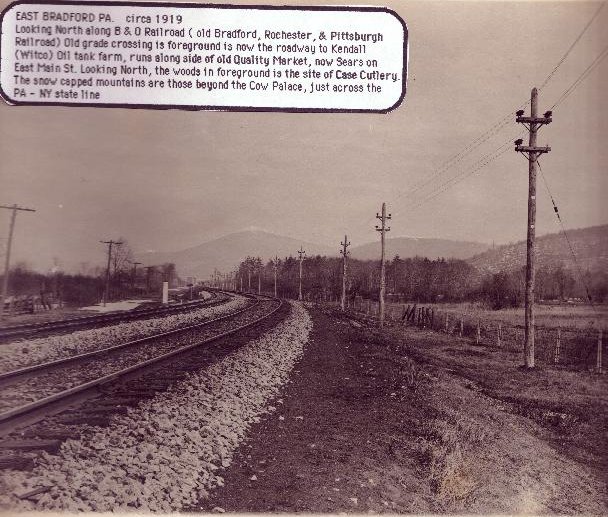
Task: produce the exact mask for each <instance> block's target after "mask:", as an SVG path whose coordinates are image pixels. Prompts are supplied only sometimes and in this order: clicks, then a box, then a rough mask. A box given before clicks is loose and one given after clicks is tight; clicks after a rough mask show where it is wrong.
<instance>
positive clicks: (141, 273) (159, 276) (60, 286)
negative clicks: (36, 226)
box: [0, 239, 184, 306]
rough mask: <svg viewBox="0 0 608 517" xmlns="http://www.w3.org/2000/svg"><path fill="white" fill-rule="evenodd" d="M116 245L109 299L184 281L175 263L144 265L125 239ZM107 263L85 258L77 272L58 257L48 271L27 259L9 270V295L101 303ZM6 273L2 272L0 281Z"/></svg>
mask: <svg viewBox="0 0 608 517" xmlns="http://www.w3.org/2000/svg"><path fill="white" fill-rule="evenodd" d="M120 240H121V241H122V244H121V245H120V246H115V247H114V249H113V250H112V255H111V257H110V270H109V271H110V274H109V301H113V300H120V299H125V298H128V297H135V296H158V295H159V293H160V292H161V289H162V283H163V282H164V281H167V282H169V286H170V287H175V286H178V285H181V284H183V283H184V282H183V281H182V280H181V279H180V277H179V276H178V273H177V268H176V266H175V264H174V263H170V262H168V263H164V264H158V265H155V266H147V267H143V265H141V264H136V261H135V260H134V258H133V257H134V255H133V252H132V250H131V248H130V247H129V245H128V243H127V242H126V240H125V239H120ZM106 273H107V267H102V266H93V267H91V266H89V264H88V263H86V262H82V263H81V264H80V266H79V268H78V271H77V272H75V273H66V272H63V271H62V270H61V267H60V266H59V264H58V261H56V264H55V267H53V269H52V270H50V271H49V272H47V273H40V272H36V271H33V270H32V269H31V268H30V267H29V266H28V265H27V264H26V263H25V262H21V263H18V264H16V265H15V266H14V267H12V268H11V270H10V272H9V289H8V292H9V295H10V296H14V297H17V298H24V297H36V298H38V299H42V300H43V301H61V302H62V303H66V304H68V305H74V306H82V305H90V304H94V303H98V302H99V301H100V300H101V299H102V296H103V293H104V290H105V285H106ZM2 280H3V275H0V283H1V282H2Z"/></svg>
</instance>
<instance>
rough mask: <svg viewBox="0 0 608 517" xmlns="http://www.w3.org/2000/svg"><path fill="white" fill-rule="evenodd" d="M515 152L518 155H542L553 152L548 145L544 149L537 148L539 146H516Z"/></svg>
mask: <svg viewBox="0 0 608 517" xmlns="http://www.w3.org/2000/svg"><path fill="white" fill-rule="evenodd" d="M515 151H516V152H518V153H534V154H536V153H538V154H542V153H548V152H550V151H551V147H549V146H548V145H546V146H544V147H537V146H529V145H516V146H515Z"/></svg>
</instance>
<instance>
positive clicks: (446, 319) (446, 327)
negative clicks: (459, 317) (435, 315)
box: [445, 312, 450, 334]
mask: <svg viewBox="0 0 608 517" xmlns="http://www.w3.org/2000/svg"><path fill="white" fill-rule="evenodd" d="M449 323H450V315H449V314H448V313H447V312H446V313H445V333H446V334H447V333H448V327H449Z"/></svg>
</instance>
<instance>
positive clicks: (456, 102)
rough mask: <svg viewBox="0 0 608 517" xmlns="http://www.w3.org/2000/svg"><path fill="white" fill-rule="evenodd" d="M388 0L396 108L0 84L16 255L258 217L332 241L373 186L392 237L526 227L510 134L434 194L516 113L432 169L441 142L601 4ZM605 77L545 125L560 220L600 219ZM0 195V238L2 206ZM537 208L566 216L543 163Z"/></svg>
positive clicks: (505, 232) (542, 227)
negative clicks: (338, 110) (37, 95)
mask: <svg viewBox="0 0 608 517" xmlns="http://www.w3.org/2000/svg"><path fill="white" fill-rule="evenodd" d="M255 3H262V2H255ZM281 3H282V4H284V3H286V2H281ZM332 3H333V4H335V3H336V2H335V1H332ZM349 3H351V4H355V3H356V2H349ZM365 3H366V4H371V3H372V2H370V1H369V0H367V1H366V2H365ZM312 4H314V2H307V5H312ZM4 5H6V3H5V2H2V6H4ZM377 5H382V3H378V4H377ZM385 5H387V6H389V7H391V8H393V9H394V10H395V11H397V12H398V13H399V14H400V15H401V17H402V18H403V19H404V20H405V21H406V23H407V25H408V28H409V78H408V89H407V95H406V97H405V101H404V103H403V104H402V105H401V107H399V108H398V109H396V110H395V111H393V112H391V113H390V114H386V115H379V114H287V113H272V114H270V113H218V112H203V111H201V112H186V111H184V112H180V111H153V110H151V111H146V110H123V109H104V108H96V109H95V108H76V107H73V108H61V107H43V106H40V107H11V106H8V105H5V104H4V103H2V102H0V185H1V186H0V204H13V203H18V204H20V205H22V206H29V207H33V208H36V210H37V212H36V213H34V214H31V213H20V214H19V216H18V218H17V228H16V234H15V242H14V261H13V262H15V261H19V260H26V261H28V262H29V263H30V264H31V265H33V266H35V267H36V268H39V269H42V270H44V269H48V268H49V267H50V266H51V265H52V263H53V258H54V257H56V258H58V259H59V261H60V262H61V263H62V264H64V265H65V266H67V265H69V264H78V263H79V262H90V263H102V262H103V258H104V251H105V250H104V247H103V246H102V245H101V244H99V242H98V241H99V240H100V239H109V238H118V237H124V238H126V239H127V240H128V241H129V243H130V244H131V246H132V247H133V248H135V249H137V250H163V251H169V250H178V249H183V248H187V247H191V246H195V245H197V244H200V243H201V242H203V241H206V240H209V239H212V238H214V237H218V236H220V235H223V234H227V233H231V232H235V231H238V230H242V229H244V228H247V227H250V226H255V227H258V228H262V229H265V230H268V231H270V232H274V233H278V234H282V235H287V236H291V237H294V238H298V239H303V240H307V241H313V242H319V243H324V244H329V245H332V246H337V245H338V244H339V242H340V239H341V238H342V237H343V236H344V234H345V233H346V234H348V235H349V239H350V240H351V242H352V243H353V245H357V244H361V243H364V242H369V241H372V240H374V239H376V238H377V234H376V233H375V232H374V231H373V226H374V224H375V221H374V220H373V216H374V215H375V213H376V211H378V210H379V209H380V205H381V203H382V202H383V201H386V202H387V204H388V208H389V211H391V212H392V214H393V220H392V221H391V226H392V230H391V234H390V236H391V237H395V236H402V235H409V236H419V237H440V238H449V239H462V240H473V241H483V242H487V243H491V242H492V241H495V242H496V243H497V244H498V243H506V242H510V241H517V240H521V239H525V233H526V206H527V163H526V161H525V160H524V159H523V158H522V156H521V155H518V154H517V153H515V152H514V151H513V150H512V146H510V145H509V150H508V151H507V152H506V153H504V154H503V155H501V156H500V157H499V158H497V159H496V160H495V161H493V162H492V163H490V164H489V165H488V166H486V167H483V168H481V169H480V170H479V171H478V172H476V173H474V174H471V175H469V176H466V178H465V179H464V180H462V181H460V182H458V183H456V184H455V185H454V186H453V187H451V188H449V189H447V190H445V192H442V193H441V194H440V195H438V196H437V197H434V198H433V199H428V197H429V196H430V195H431V194H432V193H433V192H434V191H435V189H437V188H442V185H443V184H444V182H445V181H447V180H450V178H452V177H455V176H458V175H460V174H465V173H467V171H470V170H471V169H472V168H474V167H473V164H475V163H476V162H477V161H478V160H479V159H480V158H481V157H483V156H485V155H486V154H488V153H491V152H492V151H494V150H495V149H497V148H500V146H501V145H502V144H505V143H507V142H511V141H512V140H513V139H514V137H515V136H516V135H517V133H518V131H521V130H523V128H522V127H521V126H518V125H517V124H516V123H515V121H514V117H513V120H510V119H509V121H508V123H507V124H505V125H504V127H501V128H500V130H499V131H497V132H496V134H492V137H491V138H489V139H487V140H486V141H484V142H483V143H482V145H480V146H479V148H477V149H475V151H474V152H472V153H470V154H468V155H466V156H465V158H464V159H462V160H460V161H456V162H455V164H454V166H452V167H450V168H448V169H447V170H446V171H445V173H444V174H441V175H439V176H437V172H438V169H439V167H440V166H442V164H444V162H446V160H448V159H450V158H451V157H453V156H454V155H455V154H456V153H458V152H459V151H461V150H462V149H463V148H466V146H468V145H469V144H471V143H472V142H473V141H474V140H475V139H476V138H477V137H478V136H479V135H481V134H482V133H484V132H485V131H486V130H488V129H490V128H491V127H492V126H494V125H495V124H496V123H497V122H499V121H501V120H502V119H503V118H504V117H505V116H507V115H508V114H509V113H510V112H512V111H514V110H516V109H517V108H518V107H519V106H520V105H521V104H523V103H524V102H525V101H526V100H528V99H529V96H530V89H531V88H532V87H533V86H540V85H541V84H542V82H543V81H544V80H545V78H546V77H547V76H548V75H549V73H550V72H551V71H552V70H553V68H554V67H555V66H556V65H557V63H558V62H559V60H560V58H561V57H562V55H563V54H564V53H565V52H566V50H567V49H568V47H569V46H570V45H571V44H572V42H573V41H574V40H575V38H576V37H577V36H578V34H579V33H580V31H581V30H582V29H583V27H584V26H585V24H586V23H587V22H588V20H589V19H590V18H591V16H592V15H593V13H594V12H595V11H596V10H597V8H598V6H599V4H598V3H595V2H594V3H587V2H578V1H577V2H562V3H553V2H513V3H499V2H489V1H488V2H458V1H453V2H428V1H424V2H387V3H385ZM607 25H608V8H605V9H603V10H602V12H601V13H600V15H599V17H598V19H596V21H595V22H594V23H593V25H592V26H591V27H590V29H589V30H588V32H587V33H586V34H585V35H584V36H583V38H582V39H581V40H580V41H579V43H578V44H577V45H576V47H575V48H574V50H573V51H572V53H571V54H570V55H569V57H568V58H567V60H566V61H565V62H564V63H563V64H562V65H561V66H560V68H559V69H558V70H557V72H556V73H555V75H554V76H553V77H552V79H551V80H550V81H549V83H548V84H547V86H546V87H545V88H544V89H543V90H542V91H541V92H540V95H539V110H540V112H541V113H542V112H544V111H545V110H546V109H548V108H549V107H551V105H552V104H554V103H555V101H556V100H557V99H558V98H559V97H560V95H561V94H562V93H563V92H564V91H565V90H566V89H567V88H568V87H569V86H570V84H571V83H572V82H573V81H575V80H576V79H577V77H579V75H580V74H581V73H582V72H583V71H584V69H585V68H586V67H587V66H588V65H589V64H591V62H592V61H593V60H594V59H595V58H596V57H597V56H598V55H599V54H600V53H601V52H602V50H603V49H604V48H605V47H606V45H607V44H608V33H606V32H605V31H603V33H602V27H603V28H604V29H605V27H606V26H607ZM607 79H608V60H605V61H603V62H602V63H601V64H600V65H599V66H598V67H597V68H596V69H595V70H594V71H593V73H592V74H591V75H590V76H589V77H588V79H586V80H585V81H584V82H583V83H582V84H581V85H580V86H579V87H578V88H577V89H576V90H575V91H574V92H573V93H572V94H571V95H570V96H569V97H568V98H567V99H566V100H565V101H564V102H563V103H561V104H560V105H559V106H558V107H557V108H555V109H554V116H553V119H554V122H553V123H552V124H550V125H549V126H546V127H544V128H543V129H542V131H541V132H540V135H539V140H538V144H539V145H546V144H548V145H551V147H552V149H553V150H552V152H551V153H549V154H548V155H545V156H543V157H542V162H541V163H542V168H543V171H544V173H545V175H546V178H547V181H548V183H549V186H550V188H551V190H552V192H553V195H554V197H555V199H556V201H557V203H558V205H559V207H560V212H561V214H562V217H563V220H564V222H565V224H566V226H567V227H568V228H578V227H585V226H591V225H597V224H605V223H608V208H607V206H608V205H607V203H606V192H607V189H606V187H607V186H608V185H607V184H608V179H607V178H608V176H607V175H606V165H607V163H608V151H607V146H606V136H607V134H608V133H607V129H608V127H607V124H608V122H607V120H608V113H607V103H608V98H607V96H606V95H605V91H606V86H605V85H606V80H607ZM602 93H603V95H602ZM528 111H529V108H528V109H527V112H528ZM501 149H504V148H501ZM439 170H441V169H439ZM424 182H429V184H428V185H426V186H424V187H423V188H422V189H420V190H418V191H414V192H413V193H412V190H413V189H415V188H416V187H417V186H419V185H420V184H423V183H424ZM427 199H428V200H427ZM1 212H2V213H0V238H2V239H3V240H2V243H4V241H5V240H6V236H7V234H8V222H9V218H8V215H9V213H8V211H6V210H3V211H1ZM537 217H538V220H537V232H538V233H539V234H543V233H550V232H555V231H557V230H558V226H557V222H556V220H555V217H554V214H553V210H552V208H551V204H550V200H549V197H548V195H547V192H546V190H545V186H544V184H543V182H542V178H541V177H540V176H539V183H538V213H537Z"/></svg>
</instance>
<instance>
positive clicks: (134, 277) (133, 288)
mask: <svg viewBox="0 0 608 517" xmlns="http://www.w3.org/2000/svg"><path fill="white" fill-rule="evenodd" d="M138 264H141V262H133V279H132V280H131V290H135V282H136V280H137V265H138Z"/></svg>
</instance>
